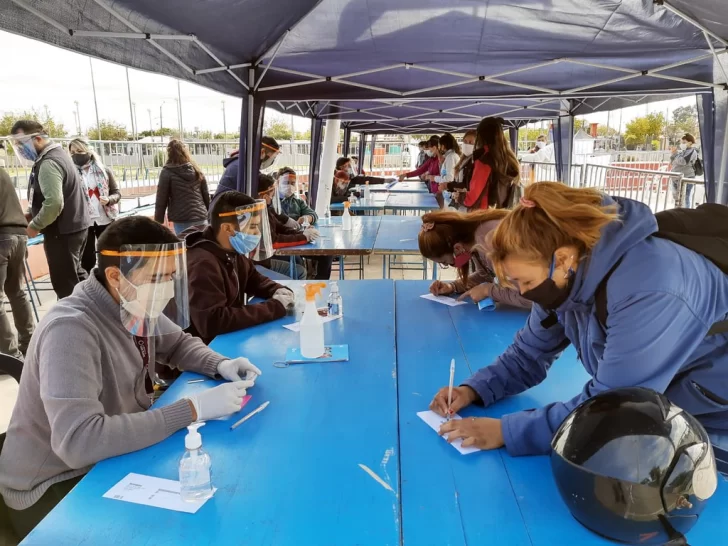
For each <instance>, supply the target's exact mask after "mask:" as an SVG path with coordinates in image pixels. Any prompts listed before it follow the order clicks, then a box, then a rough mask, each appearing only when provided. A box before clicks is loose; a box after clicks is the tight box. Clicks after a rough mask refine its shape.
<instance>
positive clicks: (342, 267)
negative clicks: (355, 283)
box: [339, 256, 344, 281]
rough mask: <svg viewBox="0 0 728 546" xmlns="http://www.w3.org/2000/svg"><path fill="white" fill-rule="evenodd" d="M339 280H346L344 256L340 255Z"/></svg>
mask: <svg viewBox="0 0 728 546" xmlns="http://www.w3.org/2000/svg"><path fill="white" fill-rule="evenodd" d="M339 280H341V281H343V280H344V257H343V256H339Z"/></svg>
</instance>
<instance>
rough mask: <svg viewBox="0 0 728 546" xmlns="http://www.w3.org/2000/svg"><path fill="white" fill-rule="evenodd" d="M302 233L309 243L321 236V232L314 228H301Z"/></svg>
mask: <svg viewBox="0 0 728 546" xmlns="http://www.w3.org/2000/svg"><path fill="white" fill-rule="evenodd" d="M303 234H304V235H305V236H306V240H307V241H308V242H309V243H310V242H313V241H315V240H316V239H318V238H319V237H321V234H320V233H319V230H317V229H316V228H312V227H310V228H308V229H305V230H303Z"/></svg>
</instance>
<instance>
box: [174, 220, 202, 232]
mask: <svg viewBox="0 0 728 546" xmlns="http://www.w3.org/2000/svg"><path fill="white" fill-rule="evenodd" d="M206 225H207V220H199V221H197V222H175V223H174V233H175V234H176V235H179V234H180V233H182V232H183V231H184V230H186V229H188V228H191V227H195V226H206Z"/></svg>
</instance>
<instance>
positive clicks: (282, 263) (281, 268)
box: [262, 258, 306, 281]
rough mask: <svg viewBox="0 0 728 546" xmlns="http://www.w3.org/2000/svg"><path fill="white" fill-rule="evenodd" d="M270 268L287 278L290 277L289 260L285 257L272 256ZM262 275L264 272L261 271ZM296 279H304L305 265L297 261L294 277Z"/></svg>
mask: <svg viewBox="0 0 728 546" xmlns="http://www.w3.org/2000/svg"><path fill="white" fill-rule="evenodd" d="M270 270H271V271H274V272H276V273H278V274H280V275H284V276H285V277H286V278H287V279H290V278H291V262H289V261H288V258H286V259H276V258H273V259H272V260H271V261H270ZM262 273H263V274H264V275H265V273H264V272H262ZM295 280H298V281H305V280H306V267H305V266H303V265H301V264H299V263H297V264H296V279H295Z"/></svg>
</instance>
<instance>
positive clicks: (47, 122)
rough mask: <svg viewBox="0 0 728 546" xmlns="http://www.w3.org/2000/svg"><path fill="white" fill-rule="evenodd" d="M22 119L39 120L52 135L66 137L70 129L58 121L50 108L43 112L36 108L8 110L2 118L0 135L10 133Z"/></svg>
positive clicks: (49, 134) (0, 120) (0, 119)
mask: <svg viewBox="0 0 728 546" xmlns="http://www.w3.org/2000/svg"><path fill="white" fill-rule="evenodd" d="M20 119H32V120H34V121H37V122H38V123H40V124H41V125H43V128H44V129H45V130H46V132H47V133H48V136H50V137H64V136H67V135H68V131H67V130H66V128H65V127H64V126H63V124H62V123H59V122H57V121H56V120H55V119H54V118H53V115H52V114H51V112H50V110H48V108H44V109H43V112H39V111H38V110H36V109H35V108H33V109H32V110H24V111H22V112H21V111H16V112H6V113H5V114H3V116H2V118H0V136H6V135H9V134H10V130H11V129H12V128H13V124H15V122H16V121H18V120H20Z"/></svg>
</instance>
